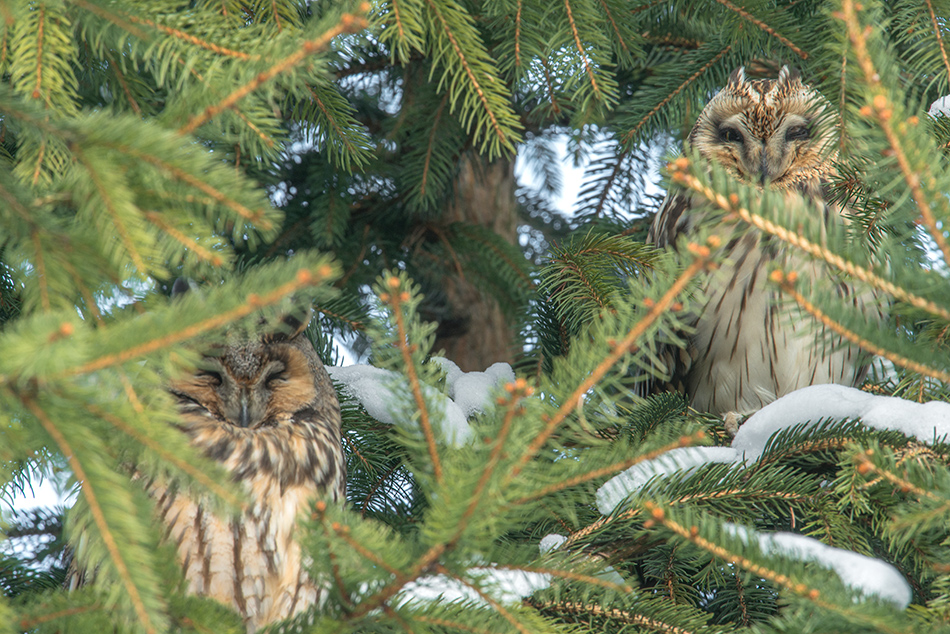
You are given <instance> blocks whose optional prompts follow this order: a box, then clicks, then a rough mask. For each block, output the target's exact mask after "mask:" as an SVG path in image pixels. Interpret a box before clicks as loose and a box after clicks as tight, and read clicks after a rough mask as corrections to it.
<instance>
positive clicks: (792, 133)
mask: <svg viewBox="0 0 950 634" xmlns="http://www.w3.org/2000/svg"><path fill="white" fill-rule="evenodd" d="M810 137H811V131H809V129H808V126H804V125H796V126H793V127H791V128H789V129H788V131H787V132H786V133H785V140H786V141H807V140H808V139H809V138H810Z"/></svg>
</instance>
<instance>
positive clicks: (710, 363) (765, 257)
mask: <svg viewBox="0 0 950 634" xmlns="http://www.w3.org/2000/svg"><path fill="white" fill-rule="evenodd" d="M829 114H830V108H829V107H828V104H827V102H825V101H824V100H823V99H822V98H821V97H820V96H819V95H818V93H817V92H815V91H814V90H813V89H812V88H810V87H808V86H807V85H805V84H803V83H802V81H801V79H800V77H799V75H798V73H797V72H795V71H791V70H789V68H788V67H787V66H786V67H783V68H782V69H781V71H780V72H779V74H778V78H777V79H757V80H750V79H747V78H746V76H745V71H744V69H743V68H739V69H738V70H736V71H735V72H733V73H732V75H731V76H730V77H729V81H728V84H727V85H726V86H725V88H723V89H722V90H721V91H720V92H719V93H717V94H716V95H715V96H714V97H713V98H712V99H711V100H710V102H709V103H708V104H707V105H706V107H705V108H704V109H703V111H702V113H701V114H700V115H699V119H698V120H697V121H696V124H695V126H694V127H693V129H692V131H691V132H690V134H689V137H688V139H687V144H688V145H689V146H691V147H692V148H694V149H695V150H696V151H697V152H698V153H699V154H700V155H701V156H702V158H703V159H705V160H707V161H712V162H716V163H718V164H719V165H721V166H722V167H723V168H725V169H726V171H728V172H729V173H731V174H732V175H733V176H734V177H736V178H737V179H739V180H741V181H743V182H746V183H749V184H753V185H755V186H758V187H760V188H769V189H771V190H772V191H775V192H786V193H787V194H788V195H789V196H794V195H801V196H803V197H805V198H806V199H810V200H811V201H812V202H814V203H816V204H815V206H814V207H806V208H809V209H815V213H817V214H821V215H822V218H821V219H822V221H823V222H824V223H825V224H826V225H828V224H830V223H839V222H846V221H847V220H846V218H845V217H844V215H843V214H842V211H843V210H842V209H841V208H839V207H837V206H835V205H832V204H829V203H826V202H825V201H824V197H823V194H824V191H825V189H826V186H827V182H828V179H829V177H830V176H832V175H833V174H834V173H835V172H834V167H833V161H834V159H835V138H834V137H835V132H834V126H833V125H830V123H829V121H828V119H829ZM709 220H710V216H709V215H708V213H706V212H705V211H704V207H703V205H702V204H697V203H696V201H694V200H693V199H692V198H691V197H690V195H689V194H688V193H685V192H673V193H671V194H669V195H668V196H667V198H666V200H665V201H664V203H663V205H662V206H661V208H660V211H659V212H658V213H657V215H656V217H655V219H654V221H653V224H652V226H651V227H650V231H649V234H648V238H647V240H648V242H652V243H654V244H656V245H658V246H661V247H664V246H668V245H669V246H675V243H676V240H677V238H678V237H679V236H681V235H684V234H685V235H689V234H691V233H692V232H694V231H695V230H696V229H697V228H699V227H704V228H713V227H709V224H708V222H709ZM739 224H741V223H739ZM719 233H720V235H722V236H723V237H724V241H723V243H724V247H723V249H724V254H723V255H724V263H723V265H722V266H721V267H720V268H719V269H718V270H717V271H715V272H714V273H713V274H711V275H710V276H709V278H707V280H706V282H705V286H704V288H703V297H704V298H705V302H704V304H703V305H702V307H701V308H699V309H697V312H696V313H694V314H693V315H692V316H691V317H690V318H689V319H688V321H689V322H691V323H689V325H690V326H691V329H690V330H691V334H690V335H689V337H688V341H687V345H686V348H685V349H678V348H676V349H674V348H672V347H670V348H669V349H667V350H666V351H665V353H664V354H663V356H662V357H661V358H664V361H665V363H666V365H667V368H666V371H667V374H668V377H669V385H668V386H666V387H673V388H674V389H678V390H681V391H683V392H685V393H686V395H687V396H688V397H689V399H690V404H691V405H692V406H693V407H694V408H695V409H697V410H700V411H705V412H711V413H715V414H727V413H728V414H729V415H730V416H731V417H735V415H740V414H748V413H751V412H753V411H755V410H758V409H760V408H761V407H763V406H764V405H766V404H768V403H769V402H771V401H773V400H774V399H776V398H778V397H780V396H782V395H784V394H787V393H789V392H792V391H794V390H796V389H798V388H801V387H805V386H808V385H813V384H817V383H837V384H842V385H849V386H854V385H858V384H860V383H861V382H862V381H863V378H864V376H865V374H866V371H867V366H866V363H865V362H864V361H862V357H861V355H860V353H859V349H858V348H857V347H854V346H850V345H843V344H842V342H841V341H840V339H835V338H833V337H831V336H830V335H828V333H825V332H824V331H823V330H822V329H821V328H817V329H816V328H814V327H813V325H814V324H813V320H812V319H811V318H810V317H809V316H808V315H807V314H804V313H801V312H800V311H799V310H798V309H797V308H789V307H788V305H787V304H786V305H785V306H783V305H782V304H781V303H780V301H779V299H780V297H779V296H780V295H781V292H780V291H779V290H778V289H776V288H775V287H774V286H773V285H770V284H769V282H768V280H767V277H768V275H769V273H770V271H771V269H772V268H773V267H774V266H775V265H778V266H779V267H780V268H782V269H784V270H794V271H796V272H797V273H798V274H799V275H803V274H804V275H805V276H808V277H810V278H811V279H816V278H817V277H818V276H819V275H824V276H828V272H827V270H823V269H821V268H820V267H819V266H818V265H816V264H814V263H813V262H811V261H808V260H806V259H804V258H801V257H798V256H797V255H796V254H794V253H793V252H792V250H791V249H790V248H789V247H788V246H787V245H785V244H783V243H781V242H779V241H777V240H771V239H770V238H769V237H768V236H765V235H763V234H762V233H760V232H758V231H756V230H751V229H749V230H744V229H743V227H741V226H734V227H733V228H730V229H727V228H725V227H724V226H723V227H719ZM837 290H838V293H839V295H840V296H842V297H845V298H847V299H848V301H850V302H852V303H853V304H854V305H855V306H856V307H857V308H858V309H859V310H862V311H864V312H865V313H866V314H867V315H868V317H869V318H875V317H879V313H878V312H877V309H876V308H875V307H874V301H873V297H872V296H869V295H868V294H867V293H865V294H860V293H856V292H854V289H853V288H852V287H851V286H850V285H849V284H848V283H847V282H846V281H843V280H842V281H841V283H839V284H838V289H837Z"/></svg>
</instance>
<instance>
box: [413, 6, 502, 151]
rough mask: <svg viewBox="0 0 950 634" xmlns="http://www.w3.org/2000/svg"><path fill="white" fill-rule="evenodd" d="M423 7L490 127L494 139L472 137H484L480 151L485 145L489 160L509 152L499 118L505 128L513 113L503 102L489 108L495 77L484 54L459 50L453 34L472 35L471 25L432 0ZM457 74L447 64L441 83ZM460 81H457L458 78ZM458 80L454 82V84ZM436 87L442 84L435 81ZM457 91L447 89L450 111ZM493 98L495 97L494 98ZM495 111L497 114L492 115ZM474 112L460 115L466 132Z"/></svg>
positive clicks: (464, 15) (463, 16)
mask: <svg viewBox="0 0 950 634" xmlns="http://www.w3.org/2000/svg"><path fill="white" fill-rule="evenodd" d="M425 1H426V4H427V5H428V7H429V10H430V11H431V12H432V14H433V15H434V16H435V18H436V20H437V24H438V26H439V27H440V30H441V35H443V36H444V37H445V38H446V40H448V43H449V45H450V46H449V48H451V50H452V51H453V53H454V54H455V57H456V59H457V61H458V63H459V64H460V65H461V68H462V71H463V72H462V73H461V75H463V76H464V78H465V79H466V80H467V82H468V84H469V86H470V87H471V89H472V90H474V92H475V96H476V98H477V101H478V103H479V104H480V106H481V110H482V116H483V117H484V121H485V122H486V123H487V124H488V127H489V128H490V134H491V135H493V137H494V138H492V137H491V136H488V133H486V132H482V131H479V130H476V132H475V137H476V138H478V137H482V136H485V137H486V138H484V139H483V141H482V143H481V147H482V148H484V147H485V146H486V145H487V146H488V155H489V158H491V157H492V156H493V155H495V154H498V153H500V151H501V150H502V149H508V150H510V149H513V144H512V141H513V139H511V138H509V134H508V132H507V131H506V130H505V129H504V128H503V124H502V119H504V121H505V124H506V125H510V124H511V123H514V113H513V112H512V111H511V109H510V107H509V106H508V104H507V103H504V104H502V103H499V105H497V106H493V105H492V103H491V101H490V99H489V97H490V94H489V91H490V89H489V86H488V83H489V82H493V81H496V80H495V78H494V77H493V76H492V75H491V74H489V68H490V66H488V64H489V62H488V58H487V55H479V53H483V51H482V50H481V49H480V48H476V49H474V50H473V51H472V56H471V59H470V55H469V54H468V53H467V52H466V50H465V49H464V48H463V47H462V45H461V43H460V41H459V37H457V36H456V33H455V31H456V30H459V31H460V33H459V36H462V35H463V34H464V35H466V36H468V35H473V33H472V32H473V31H474V29H473V27H472V24H471V20H470V17H469V16H468V14H467V13H464V12H462V11H463V10H462V9H461V8H460V7H459V8H458V11H459V13H458V14H457V15H452V14H451V13H450V12H449V11H450V10H449V7H447V6H446V7H443V8H440V6H439V4H438V3H437V2H436V1H435V0H425ZM445 48H446V47H445V46H444V45H442V44H440V45H438V46H437V50H438V51H439V53H440V54H444V53H442V51H443V50H444V49H445ZM434 71H435V66H434V65H433V72H434ZM448 73H451V74H453V75H454V74H457V73H456V72H454V71H452V69H451V67H450V66H449V65H447V68H446V70H445V72H444V74H443V81H444V75H445V74H448ZM480 76H481V77H482V78H483V79H484V82H485V83H486V85H483V82H482V81H479V77H480ZM458 79H460V78H458ZM458 79H456V80H455V81H456V82H457V81H458ZM439 84H440V86H441V84H442V81H440V82H439ZM460 90H461V85H457V86H450V87H449V94H450V95H452V97H451V103H452V108H453V110H454V108H455V106H456V103H455V102H456V99H457V98H458V94H459V91H460ZM496 96H497V95H496ZM496 108H497V113H496ZM473 116H474V113H471V114H463V115H462V117H461V119H462V121H463V124H464V125H465V128H466V129H471V122H472V118H473Z"/></svg>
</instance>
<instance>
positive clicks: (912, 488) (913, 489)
mask: <svg viewBox="0 0 950 634" xmlns="http://www.w3.org/2000/svg"><path fill="white" fill-rule="evenodd" d="M874 453H875V452H874V450H873V449H866V450H864V451H862V452H860V453H856V454H855V455H854V462H855V463H856V464H857V472H858V473H860V474H861V475H863V476H867V475H868V474H871V473H873V474H874V475H876V476H878V478H879V479H883V480H887V481H888V482H890V483H891V484H893V485H894V486H896V487H897V488H898V489H899V490H900V491H901V493H910V494H912V495H914V496H915V497H917V498H926V499H928V500H930V501H932V502H942V503H943V506H942V507H939V508H937V509H935V511H936V513H937V514H942V513H944V512H946V511H947V510H950V500H946V499H944V498H942V497H940V496H938V495H937V494H935V493H934V492H933V491H928V490H926V489H923V488H921V487H919V486H917V485H915V484H914V483H912V482H911V481H910V480H908V479H906V478H902V477H900V476H899V475H897V474H896V473H893V472H891V471H889V470H887V469H882V468H881V467H879V466H877V465H876V464H874V461H873V460H871V456H873V455H874ZM871 484H873V483H868V485H869V486H870V485H871Z"/></svg>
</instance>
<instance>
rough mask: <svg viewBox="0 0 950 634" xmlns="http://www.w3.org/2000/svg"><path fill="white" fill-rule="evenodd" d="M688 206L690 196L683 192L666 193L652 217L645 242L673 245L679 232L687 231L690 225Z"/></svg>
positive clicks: (666, 245)
mask: <svg viewBox="0 0 950 634" xmlns="http://www.w3.org/2000/svg"><path fill="white" fill-rule="evenodd" d="M690 207H691V204H690V198H689V196H686V195H685V194H684V193H682V192H671V193H669V194H667V195H666V198H665V199H664V200H663V204H662V205H660V210H659V211H658V212H656V216H655V217H654V218H653V224H651V225H650V231H649V232H648V233H647V244H655V245H656V246H658V247H668V246H673V245H675V244H676V239H677V238H678V237H679V236H680V234H682V233H685V232H687V231H689V230H690V228H691V227H692V216H691V215H690V213H689V210H690Z"/></svg>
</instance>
